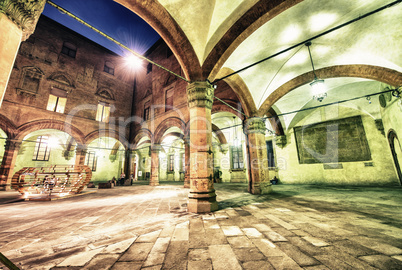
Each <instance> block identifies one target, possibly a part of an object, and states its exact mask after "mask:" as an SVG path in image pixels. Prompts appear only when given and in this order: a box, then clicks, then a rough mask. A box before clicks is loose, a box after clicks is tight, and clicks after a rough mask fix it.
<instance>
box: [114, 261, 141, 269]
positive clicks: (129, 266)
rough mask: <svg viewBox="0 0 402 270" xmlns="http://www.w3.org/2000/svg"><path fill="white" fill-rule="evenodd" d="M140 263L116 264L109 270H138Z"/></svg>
mask: <svg viewBox="0 0 402 270" xmlns="http://www.w3.org/2000/svg"><path fill="white" fill-rule="evenodd" d="M141 265H142V262H117V263H115V264H114V265H113V267H112V269H111V270H128V269H130V270H140V269H141Z"/></svg>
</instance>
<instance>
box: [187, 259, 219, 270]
mask: <svg viewBox="0 0 402 270" xmlns="http://www.w3.org/2000/svg"><path fill="white" fill-rule="evenodd" d="M187 269H188V270H212V269H213V268H212V263H211V261H210V260H208V261H188V265H187Z"/></svg>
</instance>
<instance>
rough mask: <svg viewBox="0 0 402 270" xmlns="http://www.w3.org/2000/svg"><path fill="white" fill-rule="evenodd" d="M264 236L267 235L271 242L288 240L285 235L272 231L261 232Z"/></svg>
mask: <svg viewBox="0 0 402 270" xmlns="http://www.w3.org/2000/svg"><path fill="white" fill-rule="evenodd" d="M263 233H264V235H265V236H266V237H268V238H269V239H270V240H271V241H273V242H286V241H288V240H287V239H286V238H285V237H283V236H282V235H280V234H279V233H276V232H274V231H267V232H263Z"/></svg>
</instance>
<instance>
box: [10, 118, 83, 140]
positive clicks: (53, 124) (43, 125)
mask: <svg viewBox="0 0 402 270" xmlns="http://www.w3.org/2000/svg"><path fill="white" fill-rule="evenodd" d="M41 129H56V130H60V131H63V132H66V133H67V134H69V135H70V136H71V137H73V138H74V140H75V141H76V142H77V144H81V145H84V142H85V136H84V134H83V133H82V132H81V130H79V129H78V128H76V127H75V126H73V125H71V124H68V123H66V122H64V121H59V120H53V119H42V120H36V121H32V122H29V123H26V124H23V125H22V126H20V127H18V129H17V130H16V132H17V135H16V137H15V138H16V139H17V140H22V139H23V138H24V137H25V136H26V135H28V134H29V133H31V132H33V131H37V130H41Z"/></svg>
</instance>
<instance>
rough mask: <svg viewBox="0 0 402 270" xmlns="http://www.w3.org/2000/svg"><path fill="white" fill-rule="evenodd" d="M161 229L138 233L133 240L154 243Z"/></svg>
mask: <svg viewBox="0 0 402 270" xmlns="http://www.w3.org/2000/svg"><path fill="white" fill-rule="evenodd" d="M160 233H161V230H158V231H155V232H150V233H147V234H143V235H140V236H139V237H138V238H137V240H135V242H136V243H141V242H143V243H155V241H156V239H157V238H158V236H159V235H160Z"/></svg>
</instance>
